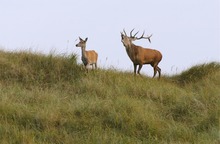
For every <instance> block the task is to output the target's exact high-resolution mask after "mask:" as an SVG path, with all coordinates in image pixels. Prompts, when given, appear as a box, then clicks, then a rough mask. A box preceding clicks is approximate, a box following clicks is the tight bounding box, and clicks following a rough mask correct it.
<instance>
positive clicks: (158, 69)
mask: <svg viewBox="0 0 220 144" xmlns="http://www.w3.org/2000/svg"><path fill="white" fill-rule="evenodd" d="M157 71H158V73H159V78H160V75H161V69H160V68H159V67H158V66H157Z"/></svg>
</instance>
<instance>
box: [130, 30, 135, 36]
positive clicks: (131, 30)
mask: <svg viewBox="0 0 220 144" xmlns="http://www.w3.org/2000/svg"><path fill="white" fill-rule="evenodd" d="M133 31H134V28H133V29H132V30H131V32H130V37H133V36H132V32H133Z"/></svg>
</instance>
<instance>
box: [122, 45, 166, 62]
mask: <svg viewBox="0 0 220 144" xmlns="http://www.w3.org/2000/svg"><path fill="white" fill-rule="evenodd" d="M126 51H127V54H128V56H129V57H130V59H131V61H132V62H133V63H134V64H136V65H140V64H142V65H143V64H151V65H152V66H154V65H155V64H158V63H159V62H160V61H161V59H162V54H161V53H160V52H159V51H158V50H154V49H149V48H143V47H141V46H137V45H134V44H132V45H131V48H126Z"/></svg>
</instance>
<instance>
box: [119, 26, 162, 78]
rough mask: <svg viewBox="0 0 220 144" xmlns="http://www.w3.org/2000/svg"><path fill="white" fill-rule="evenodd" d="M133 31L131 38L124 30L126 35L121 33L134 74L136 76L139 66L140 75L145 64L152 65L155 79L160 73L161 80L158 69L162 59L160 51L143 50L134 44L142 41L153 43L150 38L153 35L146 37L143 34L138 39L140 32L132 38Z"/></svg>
mask: <svg viewBox="0 0 220 144" xmlns="http://www.w3.org/2000/svg"><path fill="white" fill-rule="evenodd" d="M133 30H134V29H133ZM133 30H132V31H131V32H130V37H129V36H127V34H126V32H125V30H123V31H124V33H122V32H121V42H122V43H123V45H124V47H125V49H126V52H127V54H128V56H129V58H130V59H131V61H132V62H133V65H134V74H136V69H137V65H139V67H138V71H137V73H138V74H140V70H141V68H142V66H143V65H144V64H150V65H151V66H152V67H153V68H154V75H153V77H155V75H156V73H157V72H158V73H159V78H160V75H161V69H160V68H159V67H158V64H159V62H160V61H161V59H162V54H161V53H160V52H159V51H158V50H154V49H149V48H143V47H141V46H137V45H135V44H133V43H132V42H133V41H135V40H140V39H148V40H149V42H151V41H150V37H151V36H152V35H150V36H148V37H144V32H143V34H142V36H141V37H139V38H138V37H136V35H137V33H138V32H137V33H135V34H134V35H133V36H132V32H133Z"/></svg>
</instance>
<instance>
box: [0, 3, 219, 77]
mask: <svg viewBox="0 0 220 144" xmlns="http://www.w3.org/2000/svg"><path fill="white" fill-rule="evenodd" d="M0 20H1V24H0V47H1V48H0V49H2V50H8V51H14V50H16V51H17V50H29V49H31V50H32V51H33V52H35V51H36V52H41V53H45V54H48V53H51V52H54V51H55V53H56V54H71V53H77V54H78V55H79V62H80V63H81V61H80V57H81V50H80V49H79V48H76V47H75V44H76V43H77V42H78V40H77V41H76V39H78V36H81V37H82V38H86V37H88V42H87V49H88V50H89V49H94V50H96V51H97V52H98V54H99V66H100V67H105V68H109V67H111V66H113V67H114V68H117V69H120V70H121V69H122V70H128V71H133V64H132V62H131V61H130V59H129V58H128V56H127V53H126V51H125V48H124V46H123V45H122V43H121V37H120V32H121V31H122V30H123V28H125V30H126V31H127V33H128V32H129V31H130V30H132V29H133V28H135V30H136V31H140V35H141V33H142V32H143V31H144V30H145V33H146V35H149V34H151V33H153V36H152V38H151V40H152V43H151V44H150V43H149V42H148V41H147V40H140V41H136V42H135V44H137V45H141V46H144V47H149V48H153V49H157V50H159V51H161V53H162V54H163V59H162V61H161V63H160V64H159V66H160V67H161V69H162V74H163V73H166V74H174V73H177V72H178V73H179V72H181V71H182V70H185V69H187V68H189V67H190V66H192V65H195V64H200V63H204V62H210V61H218V62H219V61H220V1H219V0H210V1H209V0H136V1H134V0H132V1H131V0H77V1H76V0H0ZM141 72H142V73H145V74H146V73H147V74H148V75H150V76H152V75H153V70H152V68H151V66H150V65H145V66H144V67H143V68H142V71H141Z"/></svg>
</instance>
